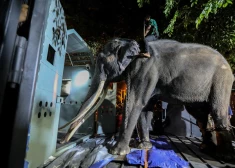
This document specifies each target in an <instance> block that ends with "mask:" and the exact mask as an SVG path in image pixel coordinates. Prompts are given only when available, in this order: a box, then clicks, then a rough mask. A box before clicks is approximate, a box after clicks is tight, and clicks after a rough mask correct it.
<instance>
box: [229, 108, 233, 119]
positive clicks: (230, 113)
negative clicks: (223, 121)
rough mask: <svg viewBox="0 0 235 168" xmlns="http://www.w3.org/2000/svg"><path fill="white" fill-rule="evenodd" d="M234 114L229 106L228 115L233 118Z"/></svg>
mask: <svg viewBox="0 0 235 168" xmlns="http://www.w3.org/2000/svg"><path fill="white" fill-rule="evenodd" d="M232 115H233V111H232V108H231V106H229V107H228V116H229V119H231V118H232Z"/></svg>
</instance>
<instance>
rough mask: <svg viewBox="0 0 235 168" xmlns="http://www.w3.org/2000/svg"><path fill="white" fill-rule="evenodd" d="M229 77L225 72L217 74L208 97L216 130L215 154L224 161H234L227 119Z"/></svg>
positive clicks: (234, 154) (231, 80)
mask: <svg viewBox="0 0 235 168" xmlns="http://www.w3.org/2000/svg"><path fill="white" fill-rule="evenodd" d="M231 75H232V74H230V73H226V71H225V72H222V71H220V72H217V75H216V76H215V80H214V83H213V87H212V92H211V97H210V99H211V106H212V112H211V116H212V118H213V120H214V123H215V128H216V141H217V142H216V143H217V149H216V150H217V152H216V154H217V156H218V157H220V158H222V159H225V160H233V159H235V152H234V148H233V146H232V136H231V134H230V131H229V129H230V122H229V117H228V107H229V103H230V95H231V89H232V84H233V76H231Z"/></svg>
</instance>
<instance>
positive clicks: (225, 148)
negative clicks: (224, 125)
mask: <svg viewBox="0 0 235 168" xmlns="http://www.w3.org/2000/svg"><path fill="white" fill-rule="evenodd" d="M216 139H217V147H216V156H217V157H218V158H220V159H222V160H225V161H231V160H235V151H234V147H233V146H232V137H231V134H230V132H229V131H227V130H223V131H217V132H216Z"/></svg>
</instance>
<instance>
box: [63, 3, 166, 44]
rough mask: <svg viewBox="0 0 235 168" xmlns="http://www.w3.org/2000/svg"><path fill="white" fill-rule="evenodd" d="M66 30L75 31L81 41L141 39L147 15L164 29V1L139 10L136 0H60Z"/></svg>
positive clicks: (160, 28)
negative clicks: (115, 38) (162, 7)
mask: <svg viewBox="0 0 235 168" xmlns="http://www.w3.org/2000/svg"><path fill="white" fill-rule="evenodd" d="M61 3H62V5H63V8H64V11H65V14H66V21H67V26H68V29H70V28H74V29H75V30H76V31H77V32H78V33H79V34H80V35H81V36H82V38H83V39H85V40H86V39H89V40H91V39H96V38H103V37H106V38H109V37H111V38H112V37H123V38H133V39H137V38H138V36H139V37H142V34H143V30H142V26H143V18H144V16H145V14H150V15H151V16H152V18H154V19H155V20H156V21H157V23H158V26H159V31H160V35H161V32H162V31H163V30H164V28H162V25H163V24H164V22H163V21H164V19H165V16H164V14H163V10H164V9H161V7H160V6H163V4H164V3H165V2H164V0H159V1H156V0H153V2H151V5H145V6H144V7H143V8H139V7H138V4H137V0H61Z"/></svg>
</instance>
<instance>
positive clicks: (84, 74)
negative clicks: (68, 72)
mask: <svg viewBox="0 0 235 168" xmlns="http://www.w3.org/2000/svg"><path fill="white" fill-rule="evenodd" d="M88 80H89V72H88V71H86V70H85V71H80V72H78V74H77V76H76V77H75V81H74V82H75V85H76V86H82V85H84V84H86V83H87V82H88Z"/></svg>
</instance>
